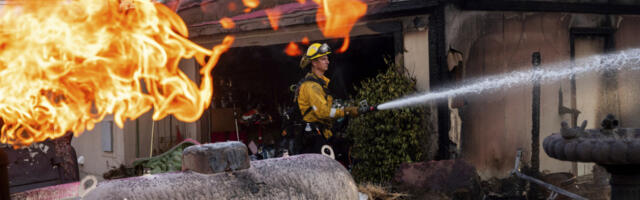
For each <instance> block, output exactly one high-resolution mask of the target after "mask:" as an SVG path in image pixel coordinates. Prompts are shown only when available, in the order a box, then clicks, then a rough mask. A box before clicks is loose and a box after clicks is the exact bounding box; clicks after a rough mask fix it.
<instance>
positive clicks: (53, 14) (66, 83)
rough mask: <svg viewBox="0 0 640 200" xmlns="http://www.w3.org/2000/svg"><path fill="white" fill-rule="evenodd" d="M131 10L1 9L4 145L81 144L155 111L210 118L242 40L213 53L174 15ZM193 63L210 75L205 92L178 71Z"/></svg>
mask: <svg viewBox="0 0 640 200" xmlns="http://www.w3.org/2000/svg"><path fill="white" fill-rule="evenodd" d="M132 3H133V6H132V8H129V7H127V8H129V9H120V2H119V1H118V0H73V1H69V0H47V1H14V2H10V3H8V4H7V5H5V7H4V8H3V9H2V10H0V77H2V78H0V95H2V96H0V118H2V119H3V120H4V125H3V126H2V132H1V135H0V142H1V143H7V144H12V145H13V146H14V147H20V146H24V145H29V144H31V143H33V142H40V141H44V140H45V139H47V138H57V137H61V136H63V135H64V134H65V133H66V132H67V131H73V132H74V134H75V135H76V136H78V135H79V134H80V133H82V132H83V131H84V130H87V129H89V130H90V129H93V127H94V125H95V123H97V122H100V121H101V120H102V119H103V118H104V117H105V116H106V115H110V114H112V115H113V118H114V121H115V123H116V124H117V125H118V126H119V127H123V125H124V122H125V121H126V120H127V119H135V118H137V117H139V116H140V115H142V114H143V113H145V112H147V111H149V110H151V109H152V108H153V110H154V112H153V116H152V118H153V120H160V119H162V118H164V117H166V116H167V115H171V114H172V115H174V116H175V117H176V118H177V119H179V120H181V121H185V122H193V121H196V120H197V119H198V118H199V117H200V116H201V115H202V113H203V111H204V109H205V108H206V107H207V106H208V105H209V103H210V101H211V96H212V93H213V89H212V81H213V80H212V78H211V73H210V72H211V70H212V69H213V67H214V66H215V64H216V62H217V61H218V58H219V56H220V55H221V54H222V53H223V52H225V51H226V50H227V49H228V48H229V47H230V46H231V44H232V43H233V40H234V38H233V37H232V36H227V37H226V38H225V39H224V40H223V43H222V44H220V45H217V46H215V47H214V48H213V49H212V50H208V49H204V48H202V47H200V46H198V45H196V44H195V43H193V42H191V41H189V40H188V39H187V27H186V25H185V24H184V22H183V21H182V20H181V19H180V17H179V16H178V15H176V14H175V13H174V12H173V11H171V10H170V9H169V8H167V7H166V6H164V5H162V4H158V3H152V2H151V1H149V0H134V1H132ZM192 57H195V58H196V60H197V61H198V62H199V63H200V64H201V65H203V66H204V67H203V68H202V69H201V70H200V75H201V76H202V77H201V83H200V86H197V85H196V83H194V82H192V81H191V80H190V79H189V77H187V75H186V74H185V73H184V72H182V71H181V70H180V69H179V68H178V62H179V61H180V60H181V59H183V58H192ZM207 57H209V59H208V61H207V62H205V59H206V58H207Z"/></svg>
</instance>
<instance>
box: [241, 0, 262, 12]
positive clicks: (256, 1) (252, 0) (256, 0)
mask: <svg viewBox="0 0 640 200" xmlns="http://www.w3.org/2000/svg"><path fill="white" fill-rule="evenodd" d="M242 4H244V6H246V7H247V8H246V9H244V12H245V13H248V12H251V9H254V8H257V7H258V5H260V0H242Z"/></svg>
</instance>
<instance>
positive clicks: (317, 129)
mask: <svg viewBox="0 0 640 200" xmlns="http://www.w3.org/2000/svg"><path fill="white" fill-rule="evenodd" d="M330 53H331V50H330V48H329V45H327V44H320V43H314V44H311V46H309V48H308V49H307V52H306V53H305V55H304V56H303V57H302V60H301V61H300V67H301V68H302V69H303V70H309V73H307V74H306V75H305V77H304V78H303V79H302V80H300V82H299V83H298V85H299V86H298V88H297V90H296V93H295V101H297V104H298V108H299V109H300V112H301V114H302V119H303V121H304V123H305V125H304V127H305V128H304V130H305V131H304V132H305V133H304V141H303V146H302V147H303V149H302V153H320V149H321V148H322V146H323V145H325V144H326V141H327V139H329V137H331V136H332V135H333V133H332V132H331V130H330V129H331V125H332V123H333V121H334V120H336V119H339V118H342V117H345V116H351V117H355V116H357V115H358V114H359V113H360V114H361V113H363V112H367V111H368V110H365V109H361V110H360V112H359V109H358V107H354V106H348V107H337V106H335V105H333V100H334V99H333V97H332V96H331V94H330V93H329V89H328V86H329V78H327V77H326V76H324V73H325V72H326V71H327V69H328V68H329V57H328V56H327V55H329V54H330ZM307 68H310V69H307Z"/></svg>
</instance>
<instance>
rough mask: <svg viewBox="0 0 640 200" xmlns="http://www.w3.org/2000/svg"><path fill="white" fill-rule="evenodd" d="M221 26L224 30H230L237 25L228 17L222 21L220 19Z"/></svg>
mask: <svg viewBox="0 0 640 200" xmlns="http://www.w3.org/2000/svg"><path fill="white" fill-rule="evenodd" d="M220 25H222V28H226V29H230V28H233V27H235V26H236V24H235V23H233V20H232V19H231V18H228V17H223V18H222V19H220Z"/></svg>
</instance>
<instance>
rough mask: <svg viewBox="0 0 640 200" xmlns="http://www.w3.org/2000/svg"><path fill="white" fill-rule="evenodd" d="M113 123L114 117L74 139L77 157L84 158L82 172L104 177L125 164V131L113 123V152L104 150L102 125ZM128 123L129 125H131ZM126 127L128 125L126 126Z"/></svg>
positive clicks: (72, 143)
mask: <svg viewBox="0 0 640 200" xmlns="http://www.w3.org/2000/svg"><path fill="white" fill-rule="evenodd" d="M109 122H113V118H112V117H108V118H105V120H103V121H102V122H100V123H98V124H96V127H95V128H94V129H93V130H87V131H85V132H84V133H82V134H81V135H80V136H79V137H77V138H73V140H72V141H71V145H72V146H73V147H74V148H75V149H76V153H77V156H78V157H80V156H82V157H84V164H82V165H79V166H78V168H79V170H80V171H81V172H85V173H89V174H96V175H102V174H103V173H104V172H106V171H108V170H109V169H111V168H114V167H118V166H120V164H124V162H125V144H124V140H125V139H124V138H125V135H124V131H123V129H121V128H118V126H116V125H115V123H113V129H112V131H113V132H112V134H113V140H112V144H113V151H112V152H104V151H103V150H102V132H103V130H101V129H100V126H101V124H102V123H109ZM128 123H130V122H127V125H129V124H128ZM125 126H126V125H125Z"/></svg>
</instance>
